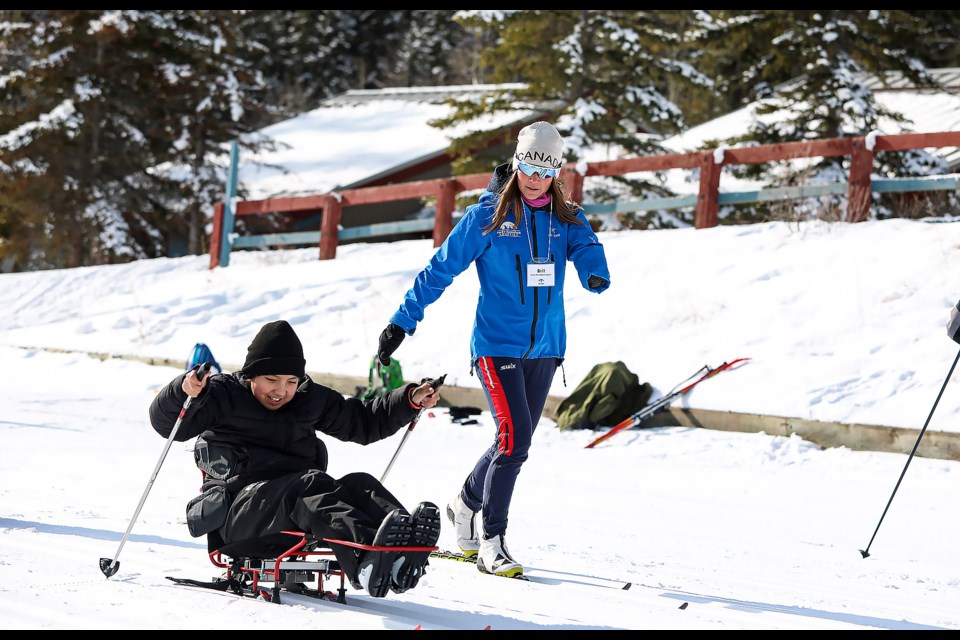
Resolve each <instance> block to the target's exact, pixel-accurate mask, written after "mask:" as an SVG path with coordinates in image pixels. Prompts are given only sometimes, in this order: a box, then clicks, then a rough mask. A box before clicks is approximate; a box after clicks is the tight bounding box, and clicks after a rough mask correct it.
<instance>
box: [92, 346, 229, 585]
mask: <svg viewBox="0 0 960 640" xmlns="http://www.w3.org/2000/svg"><path fill="white" fill-rule="evenodd" d="M209 370H210V363H208V362H205V363H203V364H202V365H200V368H199V369H197V380H201V381H202V380H203V376H205V375H206V374H207V371H209ZM191 402H193V396H187V399H186V400H185V401H184V402H183V408H182V409H180V415H179V416H177V421H176V423H175V424H174V425H173V429H172V430H171V431H170V435H169V436H167V444H166V445H164V447H163V453H161V454H160V459H159V460H157V466H156V467H154V469H153V474H152V475H151V476H150V482H148V483H147V487H146V489H144V491H143V495H142V496H141V497H140V504H138V505H137V510H136V511H134V512H133V517H132V518H130V524H128V525H127V531H126V533H124V534H123V538H121V540H120V546H119V547H117V553H116V554H114V556H113V559H110V558H100V570H101V571H103V575H105V576H107V577H108V578H109V577H110V576H112V575H113V574H115V573H116V572H117V571H118V570H119V569H120V562H119V561H118V560H117V558H119V557H120V551H121V550H123V545H124V543H125V542H126V541H127V538H128V537H130V531H131V530H133V523H135V522H136V521H137V516H139V515H140V509H142V508H143V503H145V502H146V501H147V494H149V493H150V487H152V486H153V481H154V480H156V479H157V474H158V473H160V466H161V465H162V464H163V460H164V458H166V457H167V451H169V450H170V445H171V444H173V437H174V436H175V435H177V430H178V429H180V423H181V422H183V416H184V415H186V413H187V409H188V408H189V407H190V403H191Z"/></svg>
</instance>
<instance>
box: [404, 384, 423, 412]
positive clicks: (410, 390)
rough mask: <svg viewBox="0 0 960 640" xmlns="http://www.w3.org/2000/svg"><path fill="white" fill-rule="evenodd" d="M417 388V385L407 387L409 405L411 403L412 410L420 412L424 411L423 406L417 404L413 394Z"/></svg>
mask: <svg viewBox="0 0 960 640" xmlns="http://www.w3.org/2000/svg"><path fill="white" fill-rule="evenodd" d="M416 388H417V385H415V384H411V385H410V386H408V387H407V403H409V405H410V408H411V409H413V410H415V411H419V410H420V409H423V405H421V404H417V403H416V402H414V401H413V392H414V391H415V390H416Z"/></svg>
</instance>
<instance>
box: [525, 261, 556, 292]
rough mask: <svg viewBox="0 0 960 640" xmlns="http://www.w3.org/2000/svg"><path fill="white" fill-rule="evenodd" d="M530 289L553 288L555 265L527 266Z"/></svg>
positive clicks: (531, 264) (539, 264) (550, 263)
mask: <svg viewBox="0 0 960 640" xmlns="http://www.w3.org/2000/svg"><path fill="white" fill-rule="evenodd" d="M527 286H528V287H552V286H553V263H552V262H546V263H537V262H534V263H530V264H528V265H527Z"/></svg>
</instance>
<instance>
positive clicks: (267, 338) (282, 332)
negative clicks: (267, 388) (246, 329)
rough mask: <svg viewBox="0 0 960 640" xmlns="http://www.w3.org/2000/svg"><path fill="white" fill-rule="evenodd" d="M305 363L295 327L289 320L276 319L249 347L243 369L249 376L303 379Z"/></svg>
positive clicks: (261, 329)
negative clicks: (283, 376) (281, 376)
mask: <svg viewBox="0 0 960 640" xmlns="http://www.w3.org/2000/svg"><path fill="white" fill-rule="evenodd" d="M306 364H307V361H306V360H304V359H303V345H301V344H300V338H298V337H297V334H296V332H294V330H293V327H291V326H290V323H289V322H287V321H286V320H277V321H276V322H269V323H267V324H265V325H263V326H262V327H261V328H260V331H259V332H258V333H257V337H255V338H254V339H253V342H251V343H250V346H249V347H247V359H246V360H245V361H244V363H243V369H241V371H242V372H243V375H245V376H247V377H248V378H253V377H254V376H264V375H277V376H279V375H289V376H297V377H298V378H302V377H303V376H304V374H305V371H304V368H305V366H306Z"/></svg>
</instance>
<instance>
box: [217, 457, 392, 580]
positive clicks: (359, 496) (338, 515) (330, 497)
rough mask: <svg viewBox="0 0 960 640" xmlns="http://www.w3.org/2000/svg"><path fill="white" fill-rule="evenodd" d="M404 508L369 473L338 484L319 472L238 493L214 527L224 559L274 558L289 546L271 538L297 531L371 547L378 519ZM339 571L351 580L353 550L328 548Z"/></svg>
mask: <svg viewBox="0 0 960 640" xmlns="http://www.w3.org/2000/svg"><path fill="white" fill-rule="evenodd" d="M402 508H404V507H403V505H402V504H400V501H399V500H397V498H396V497H394V496H393V494H391V493H390V492H389V491H388V490H387V489H386V487H384V486H383V485H382V484H380V481H379V480H377V479H376V478H374V477H373V476H371V475H370V474H369V473H350V474H347V475H345V476H343V477H342V478H340V479H339V480H337V479H335V478H333V477H331V476H329V475H327V474H326V473H324V472H323V471H319V470H311V471H305V472H303V473H292V474H290V475H286V476H283V477H280V478H277V479H275V480H267V481H263V482H254V483H252V484H249V485H247V486H246V487H244V488H243V489H241V490H240V493H238V494H237V495H236V497H235V498H234V499H233V502H232V504H231V505H230V510H229V512H228V513H227V521H226V523H225V524H224V525H223V527H221V528H220V535H221V536H222V537H223V541H224V542H225V543H226V545H225V546H227V547H230V553H228V555H258V554H262V555H266V556H271V555H276V554H278V553H280V552H281V551H283V550H285V549H288V548H290V547H292V546H293V544H294V543H295V542H296V540H293V539H291V541H289V542H288V543H283V541H282V536H281V537H280V538H279V539H278V536H277V535H276V534H280V532H282V531H285V530H291V529H294V530H300V531H305V532H307V533H309V534H311V535H312V536H313V537H315V538H317V539H318V540H320V539H322V538H332V539H337V540H348V541H350V542H358V543H361V544H371V543H372V542H373V539H374V537H375V536H376V533H377V529H378V528H379V527H380V523H381V522H382V521H383V518H384V517H385V516H386V515H387V514H388V513H390V512H391V511H393V510H394V509H402ZM331 549H332V550H333V551H334V554H335V555H336V558H337V561H338V562H339V563H340V567H341V568H342V569H343V570H344V572H345V574H346V576H347V577H348V578H349V579H350V580H351V581H352V580H353V579H354V578H355V576H356V572H357V559H358V558H357V557H358V553H357V551H358V550H357V549H354V548H353V547H346V546H344V545H331Z"/></svg>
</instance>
